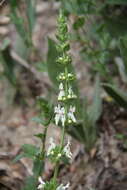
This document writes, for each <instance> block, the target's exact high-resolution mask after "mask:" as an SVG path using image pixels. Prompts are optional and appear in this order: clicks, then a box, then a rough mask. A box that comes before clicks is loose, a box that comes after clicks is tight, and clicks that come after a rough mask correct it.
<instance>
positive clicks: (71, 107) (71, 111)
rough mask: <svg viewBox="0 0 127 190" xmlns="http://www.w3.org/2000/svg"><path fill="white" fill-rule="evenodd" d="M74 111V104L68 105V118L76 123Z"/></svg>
mask: <svg viewBox="0 0 127 190" xmlns="http://www.w3.org/2000/svg"><path fill="white" fill-rule="evenodd" d="M74 112H75V106H70V109H69V112H68V119H69V120H71V121H72V122H74V123H76V118H75V116H74Z"/></svg>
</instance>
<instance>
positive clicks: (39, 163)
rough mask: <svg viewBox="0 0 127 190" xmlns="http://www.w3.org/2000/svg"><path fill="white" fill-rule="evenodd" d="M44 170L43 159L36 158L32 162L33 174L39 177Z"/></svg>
mask: <svg viewBox="0 0 127 190" xmlns="http://www.w3.org/2000/svg"><path fill="white" fill-rule="evenodd" d="M43 170H44V160H40V159H38V158H36V159H35V160H34V163H33V173H34V176H36V177H39V176H40V175H41V174H42V172H43Z"/></svg>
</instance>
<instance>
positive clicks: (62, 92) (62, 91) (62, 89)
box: [58, 83, 65, 100]
mask: <svg viewBox="0 0 127 190" xmlns="http://www.w3.org/2000/svg"><path fill="white" fill-rule="evenodd" d="M59 90H60V92H59V95H58V100H63V99H64V98H65V92H64V86H63V83H60V85H59Z"/></svg>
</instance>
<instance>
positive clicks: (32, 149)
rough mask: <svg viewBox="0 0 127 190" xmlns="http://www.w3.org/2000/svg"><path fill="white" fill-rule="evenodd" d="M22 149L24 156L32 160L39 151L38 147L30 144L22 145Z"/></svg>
mask: <svg viewBox="0 0 127 190" xmlns="http://www.w3.org/2000/svg"><path fill="white" fill-rule="evenodd" d="M22 149H23V152H24V154H25V155H26V156H27V157H29V158H34V157H35V156H36V155H38V153H39V151H40V150H39V148H38V147H36V146H34V145H31V144H24V145H23V146H22Z"/></svg>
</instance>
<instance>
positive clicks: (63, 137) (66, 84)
mask: <svg viewBox="0 0 127 190" xmlns="http://www.w3.org/2000/svg"><path fill="white" fill-rule="evenodd" d="M67 74H68V70H67V67H65V75H66V76H67ZM67 90H68V81H67V80H66V81H65V96H67V93H68V92H67ZM64 108H65V118H66V119H67V113H68V106H67V103H66V102H65V103H64ZM65 129H66V125H64V126H63V129H62V135H61V142H60V152H61V151H62V148H63V145H64V139H65ZM58 170H59V161H58V162H57V163H56V166H55V171H54V176H53V179H54V181H56V178H57V175H58Z"/></svg>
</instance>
